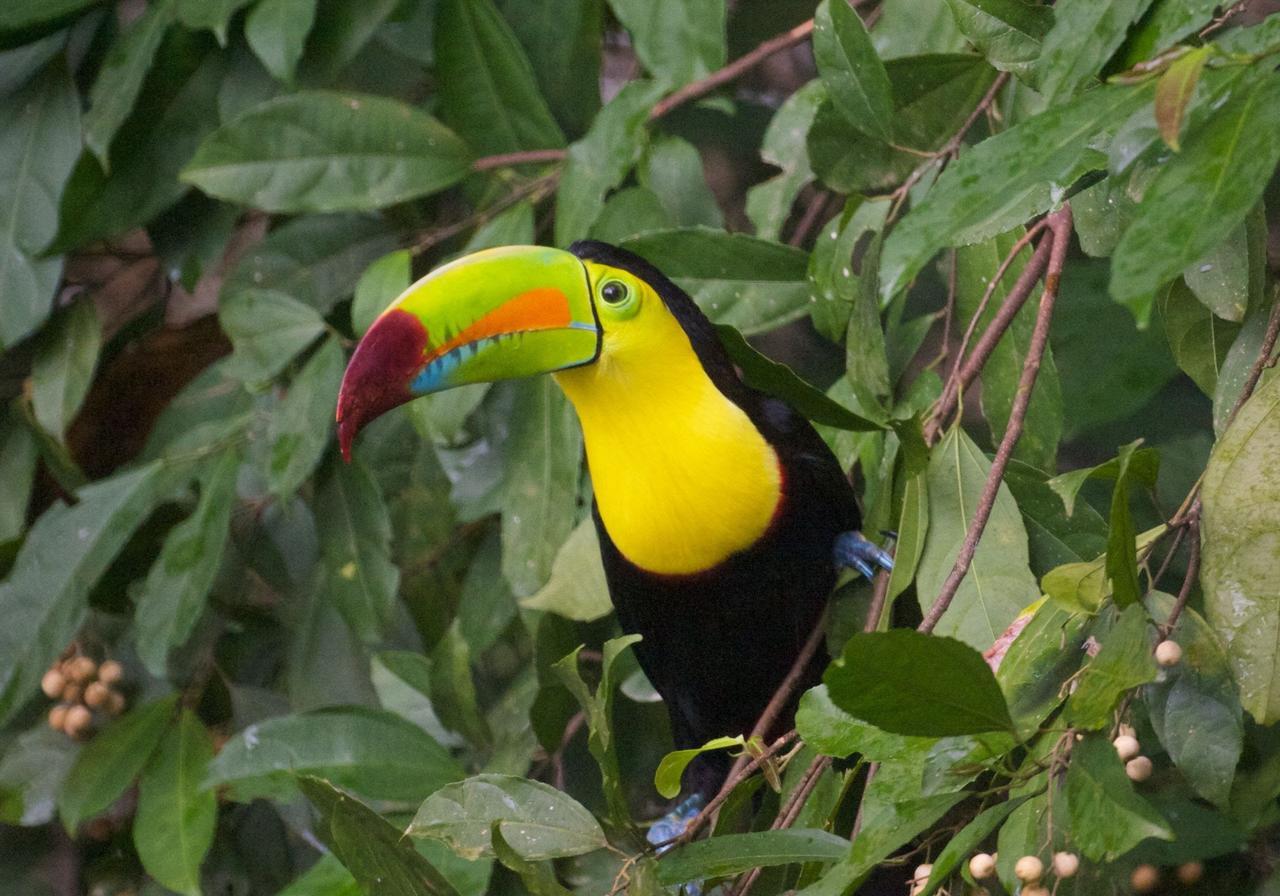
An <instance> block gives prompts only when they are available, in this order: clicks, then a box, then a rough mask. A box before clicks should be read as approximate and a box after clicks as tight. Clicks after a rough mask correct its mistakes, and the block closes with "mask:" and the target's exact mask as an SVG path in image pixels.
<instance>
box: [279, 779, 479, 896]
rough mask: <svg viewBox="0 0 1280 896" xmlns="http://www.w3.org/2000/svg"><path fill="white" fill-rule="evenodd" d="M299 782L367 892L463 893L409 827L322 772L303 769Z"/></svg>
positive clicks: (396, 895) (407, 895) (388, 895)
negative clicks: (409, 836)
mask: <svg viewBox="0 0 1280 896" xmlns="http://www.w3.org/2000/svg"><path fill="white" fill-rule="evenodd" d="M297 784H298V788H299V789H300V790H301V791H302V792H303V794H304V795H305V796H306V797H307V799H308V800H309V801H310V802H311V804H312V805H313V806H315V808H316V811H317V812H319V814H320V823H321V835H322V836H323V837H324V839H325V840H326V841H327V843H328V844H329V846H330V847H331V848H332V849H333V853H334V855H336V856H337V857H338V860H339V861H341V862H342V864H343V865H345V866H346V868H347V870H348V871H350V872H351V876H352V877H354V878H355V879H356V881H358V882H359V884H360V890H361V892H363V893H365V894H366V896H457V892H458V891H457V890H455V889H454V888H453V885H452V884H450V883H449V881H448V880H446V879H445V877H444V875H442V874H441V873H440V872H439V871H437V870H436V868H435V866H434V865H432V864H431V863H430V862H429V861H427V859H426V857H425V856H423V855H421V854H420V853H419V852H418V851H417V850H415V849H414V848H413V846H412V845H411V844H410V843H409V842H407V840H406V838H405V835H404V832H403V831H401V830H400V829H399V828H397V827H396V826H395V825H393V824H391V822H389V821H387V820H386V819H385V818H383V817H382V816H381V815H379V814H378V813H376V812H374V811H373V810H372V809H370V808H369V807H368V806H366V805H365V804H364V803H362V802H360V801H359V800H357V799H354V798H353V797H350V796H348V795H347V794H345V793H343V792H342V791H340V790H338V789H337V788H335V787H334V786H333V785H332V784H330V783H329V782H328V781H325V780H323V779H321V778H317V777H311V776H307V775H299V776H298V778H297ZM326 896H327V894H326Z"/></svg>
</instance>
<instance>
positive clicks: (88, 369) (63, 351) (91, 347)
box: [31, 301, 102, 441]
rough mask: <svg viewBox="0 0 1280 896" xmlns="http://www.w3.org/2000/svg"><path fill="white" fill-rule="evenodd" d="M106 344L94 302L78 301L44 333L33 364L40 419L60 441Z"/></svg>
mask: <svg viewBox="0 0 1280 896" xmlns="http://www.w3.org/2000/svg"><path fill="white" fill-rule="evenodd" d="M101 348H102V326H101V325H100V324H99V323H98V314H97V311H96V310H94V305H93V302H90V301H80V302H76V303H75V304H74V305H72V306H71V307H70V308H68V309H67V310H66V311H65V312H64V313H62V314H60V315H58V317H57V318H56V319H55V321H54V323H53V325H52V326H51V327H48V328H46V330H45V332H44V333H42V334H41V338H40V343H39V347H38V348H37V350H36V357H35V361H34V362H33V364H32V368H31V385H32V394H31V403H32V406H33V408H34V410H35V415H36V420H37V421H39V423H40V425H41V426H43V427H44V428H45V430H46V431H48V432H49V433H50V434H51V435H52V436H54V438H56V439H58V440H59V441H61V440H62V438H63V436H64V435H65V433H66V431H67V427H68V426H70V425H71V421H72V420H73V419H74V418H75V415H76V412H77V411H79V410H80V405H81V403H82V402H83V401H84V397H85V395H86V394H88V392H89V386H90V384H91V383H92V381H93V371H94V368H95V367H96V366H97V364H98V353H99V351H100V350H101Z"/></svg>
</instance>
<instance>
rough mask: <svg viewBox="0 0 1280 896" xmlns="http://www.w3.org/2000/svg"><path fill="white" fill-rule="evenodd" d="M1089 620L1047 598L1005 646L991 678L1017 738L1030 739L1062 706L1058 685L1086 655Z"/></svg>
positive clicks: (1073, 671)
mask: <svg viewBox="0 0 1280 896" xmlns="http://www.w3.org/2000/svg"><path fill="white" fill-rule="evenodd" d="M1088 619H1089V617H1088V616H1085V615H1084V614H1070V613H1068V612H1066V611H1065V610H1063V609H1062V608H1061V607H1058V606H1057V605H1055V604H1054V603H1052V602H1050V601H1047V600H1046V601H1044V602H1043V603H1041V604H1040V606H1039V608H1038V609H1037V610H1036V611H1035V615H1033V616H1032V617H1031V621H1030V622H1028V623H1027V624H1026V626H1025V627H1024V628H1023V629H1022V631H1021V632H1020V633H1019V634H1018V636H1017V637H1016V638H1015V639H1014V641H1013V643H1012V644H1010V645H1009V649H1008V651H1007V652H1006V653H1005V655H1004V659H1002V660H1001V661H1000V668H999V669H997V670H996V680H997V681H999V682H1000V688H1001V690H1003V691H1004V695H1005V699H1006V700H1007V701H1008V704H1009V714H1010V715H1011V716H1013V721H1014V725H1015V726H1016V728H1017V731H1018V733H1019V734H1021V735H1023V736H1025V737H1030V736H1032V735H1034V734H1035V733H1036V731H1037V730H1038V728H1039V726H1040V724H1041V723H1042V722H1043V721H1044V720H1045V718H1046V717H1048V715H1049V713H1051V712H1053V710H1054V709H1056V708H1057V707H1058V705H1059V704H1060V703H1061V702H1062V700H1063V698H1064V695H1063V693H1062V683H1063V682H1064V681H1067V680H1068V679H1069V678H1070V677H1071V676H1072V675H1074V674H1075V673H1076V670H1077V669H1079V667H1080V664H1081V663H1082V662H1083V661H1084V659H1085V657H1086V654H1085V653H1084V650H1083V648H1084V641H1085V637H1086V635H1087V632H1086V628H1085V623H1086V622H1087V621H1088Z"/></svg>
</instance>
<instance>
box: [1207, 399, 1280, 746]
mask: <svg viewBox="0 0 1280 896" xmlns="http://www.w3.org/2000/svg"><path fill="white" fill-rule="evenodd" d="M1277 444H1280V378H1272V379H1271V380H1270V381H1268V382H1267V383H1265V384H1264V385H1263V387H1262V388H1261V389H1259V390H1258V391H1257V392H1256V393H1255V394H1254V396H1253V397H1252V398H1250V399H1249V401H1248V402H1246V403H1245V405H1244V407H1242V408H1241V409H1240V413H1239V414H1238V415H1237V416H1236V419H1235V421H1234V422H1233V423H1232V424H1231V426H1230V427H1229V428H1228V429H1227V431H1226V432H1225V433H1223V434H1222V438H1221V439H1220V440H1219V442H1218V444H1217V446H1216V447H1215V448H1214V451H1213V455H1212V457H1210V459H1209V466H1208V468H1207V469H1206V470H1205V476H1204V486H1203V488H1202V490H1201V497H1202V500H1203V502H1204V514H1203V517H1202V522H1201V525H1202V529H1201V532H1202V542H1203V546H1204V554H1203V562H1202V564H1201V567H1200V584H1201V586H1202V587H1203V588H1204V600H1205V611H1206V614H1207V616H1208V619H1209V623H1210V624H1211V625H1212V626H1213V629H1214V631H1216V632H1217V633H1218V634H1219V635H1220V636H1221V638H1222V640H1223V643H1224V644H1225V646H1226V649H1227V656H1228V657H1229V659H1230V660H1231V667H1232V669H1233V670H1234V672H1235V676H1236V680H1237V681H1238V682H1239V683H1240V701H1241V703H1243V705H1244V708H1245V709H1246V710H1247V711H1248V712H1249V714H1250V715H1251V716H1253V717H1254V719H1256V720H1257V721H1258V722H1259V723H1260V724H1263V725H1268V724H1271V723H1272V722H1274V721H1275V720H1276V719H1280V652H1277V650H1276V643H1277V638H1278V637H1280V589H1278V588H1277V584H1276V576H1275V558H1276V556H1277V555H1278V553H1280V479H1277V477H1276V476H1275V446H1276V445H1277Z"/></svg>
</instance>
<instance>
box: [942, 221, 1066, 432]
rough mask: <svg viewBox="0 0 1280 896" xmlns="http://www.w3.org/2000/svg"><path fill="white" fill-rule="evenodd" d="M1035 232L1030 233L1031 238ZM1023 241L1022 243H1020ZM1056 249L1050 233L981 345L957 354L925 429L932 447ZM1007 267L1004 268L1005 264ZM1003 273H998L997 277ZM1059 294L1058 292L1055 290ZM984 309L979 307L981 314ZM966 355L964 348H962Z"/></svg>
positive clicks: (1041, 243) (1016, 248)
mask: <svg viewBox="0 0 1280 896" xmlns="http://www.w3.org/2000/svg"><path fill="white" fill-rule="evenodd" d="M1031 233H1033V231H1028V235H1030V234H1031ZM1019 242H1021V241H1019ZM1053 246H1054V239H1053V235H1052V234H1049V235H1047V236H1046V237H1045V238H1044V239H1042V240H1041V241H1040V245H1039V246H1037V247H1036V251H1035V254H1034V255H1032V256H1031V259H1030V260H1029V261H1028V262H1027V266H1026V267H1024V268H1023V269H1022V273H1021V274H1019V275H1018V279H1017V281H1016V282H1015V283H1014V284H1013V287H1012V288H1011V289H1010V290H1009V293H1008V295H1006V296H1005V298H1004V303H1003V304H1002V305H1001V306H1000V310H999V311H997V312H996V314H995V317H994V318H992V320H991V323H990V324H988V325H987V329H986V330H984V331H983V333H982V336H981V337H980V338H979V339H978V343H977V345H975V346H974V347H973V352H972V354H970V355H969V357H968V358H964V357H963V355H962V353H957V354H956V361H955V364H956V367H958V368H959V370H958V372H957V371H955V370H953V371H952V374H951V376H950V377H948V378H947V384H946V386H945V387H944V389H943V392H942V397H941V398H939V399H938V404H937V409H936V410H935V411H934V412H933V416H932V417H931V418H930V419H929V423H928V424H927V425H926V426H925V432H924V437H925V442H926V443H928V444H930V445H932V444H933V443H934V442H936V441H937V440H938V436H939V435H940V434H941V431H942V427H943V425H944V424H945V421H947V420H948V419H950V417H951V415H952V414H953V413H954V412H955V409H956V405H957V404H959V401H960V396H961V395H963V394H964V393H965V392H966V391H968V389H969V387H970V386H971V385H973V381H974V380H975V379H977V378H978V374H979V373H981V372H982V368H983V367H984V366H985V365H986V363H987V361H988V359H990V357H991V353H992V352H993V351H995V348H996V346H997V345H998V344H999V343H1000V339H1001V338H1002V337H1003V336H1004V334H1005V331H1007V330H1008V329H1009V327H1010V326H1011V325H1012V324H1013V319H1014V318H1015V317H1016V316H1017V314H1018V312H1019V311H1021V310H1022V306H1023V305H1025V304H1026V302H1027V299H1028V298H1030V296H1031V290H1032V288H1033V287H1034V286H1035V285H1036V281H1037V280H1039V279H1040V274H1041V273H1042V272H1043V271H1044V269H1045V267H1046V265H1048V263H1049V255H1050V250H1051V249H1052V248H1053ZM1014 248H1015V252H1014V253H1011V255H1010V256H1009V257H1010V258H1012V257H1013V256H1014V255H1016V250H1020V249H1021V248H1022V247H1021V246H1020V245H1015V247H1014ZM1002 267H1003V265H1002ZM998 276H999V272H997V278H998ZM997 278H993V279H992V287H988V289H991V288H993V286H994V284H995V283H996V282H997ZM1055 291H1056V290H1055ZM980 311H981V308H979V312H980ZM978 316H979V315H978V314H975V315H974V319H973V321H970V324H969V326H970V328H971V329H972V327H973V326H975V322H976V321H977V319H978ZM968 338H969V333H966V334H965V339H966V340H967V339H968ZM962 352H963V347H962Z"/></svg>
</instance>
